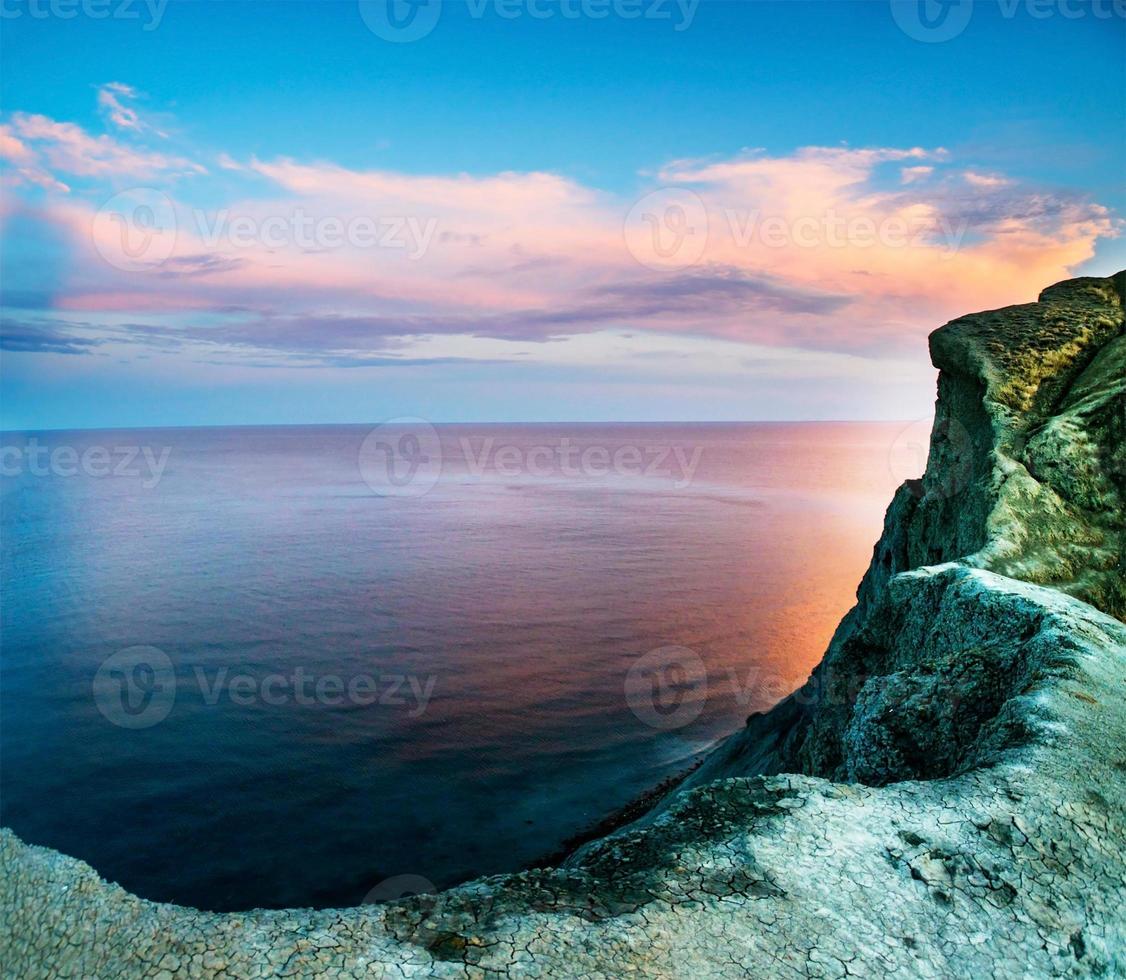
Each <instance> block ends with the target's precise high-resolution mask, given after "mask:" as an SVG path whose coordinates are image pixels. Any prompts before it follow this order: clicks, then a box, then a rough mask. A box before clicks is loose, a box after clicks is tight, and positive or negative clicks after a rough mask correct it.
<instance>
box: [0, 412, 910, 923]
mask: <svg viewBox="0 0 1126 980" xmlns="http://www.w3.org/2000/svg"><path fill="white" fill-rule="evenodd" d="M370 431H371V430H370V429H369V428H367V427H351V426H334V427H299V428H297V427H295V428H230V429H180V430H143V431H133V432H126V431H113V432H75V433H63V432H54V433H41V434H38V435H29V434H12V433H8V434H5V435H4V437H3V440H2V441H3V446H4V451H3V460H2V462H3V473H4V475H3V476H2V477H0V486H2V490H3V510H2V528H0V531H2V572H3V604H2V637H0V639H2V644H3V657H2V660H0V765H2V769H0V782H2V793H0V808H2V811H0V819H2V821H3V823H4V824H5V825H8V826H11V827H13V828H14V829H15V830H16V831H17V832H18V833H19V834H20V835H21V836H23V837H24V838H25V839H27V840H28V841H31V842H33V843H38V844H45V845H49V846H51V847H55V848H58V849H60V850H62V851H65V852H66V853H68V854H73V855H76V856H78V857H81V858H83V859H85V860H86V861H88V862H90V863H91V864H92V865H93V866H94V867H95V868H96V869H97V870H98V871H99V872H100V873H101V874H102V875H103V876H105V877H107V878H109V879H111V880H115V881H117V882H120V883H121V884H122V885H124V886H125V887H127V888H129V889H131V890H132V891H134V892H137V893H138V894H140V895H142V896H145V897H147V898H151V899H157V900H162V901H175V902H179V903H184V904H188V905H194V906H198V907H202V908H208V909H245V908H251V907H255V906H265V907H283V906H298V905H314V906H332V905H349V904H356V903H358V902H361V901H363V900H364V899H365V897H366V896H369V895H373V894H374V896H375V897H381V896H382V897H393V895H394V892H395V889H396V888H398V887H399V886H400V885H401V884H402V882H403V881H408V882H415V881H417V880H418V879H425V880H428V881H430V882H433V883H434V884H435V885H436V886H445V885H448V884H451V883H454V882H457V881H460V880H464V879H467V878H470V877H473V876H476V875H480V874H486V873H495V872H502V871H509V870H514V869H517V868H520V867H523V866H526V865H528V864H529V863H531V862H534V861H536V860H537V859H540V858H542V857H543V856H544V855H546V854H549V853H551V852H553V851H555V850H556V848H558V847H559V846H560V844H561V843H562V842H563V841H564V840H566V839H567V838H568V837H570V836H571V835H573V834H575V833H576V832H578V831H581V830H582V829H584V828H586V827H588V826H590V825H592V824H593V823H595V822H596V821H598V820H600V819H602V818H604V817H605V816H607V815H608V814H609V813H611V812H612V811H614V810H615V809H617V808H619V807H621V806H622V805H624V804H625V803H627V802H628V801H630V800H631V799H632V798H634V797H635V796H637V795H638V794H639V793H640V792H642V791H644V790H646V789H648V788H649V787H651V786H653V785H654V784H656V783H657V782H659V781H660V780H661V779H663V778H664V777H666V776H668V775H670V774H673V773H675V772H678V771H679V770H681V769H683V768H684V767H686V766H687V765H689V764H690V763H691V762H692V761H693V760H694V759H695V758H697V757H698V755H699V754H700V753H701V752H703V751H705V750H706V749H707V748H708V747H709V746H710V745H712V744H714V742H715V741H716V740H717V739H719V738H720V737H722V736H723V735H725V734H727V733H729V732H731V731H732V730H734V729H736V728H737V727H739V726H740V725H741V724H742V722H743V719H744V718H745V716H746V715H747V714H748V713H749V712H750V711H753V710H759V709H762V708H765V707H767V706H768V705H769V704H771V703H773V702H774V701H776V700H777V699H778V698H780V697H781V696H783V695H784V694H785V693H786V692H787V691H789V690H790V689H792V688H793V687H794V686H796V685H797V684H799V683H800V682H801V681H802V680H804V678H805V677H806V676H807V674H808V672H809V670H810V668H811V667H812V666H813V665H814V664H815V663H816V661H817V660H818V659H819V658H820V656H821V653H822V652H823V649H824V647H825V645H826V643H827V641H828V639H829V637H830V635H831V633H832V630H833V628H834V626H835V625H836V623H837V621H838V619H839V618H840V616H841V615H842V614H843V613H844V612H845V611H846V610H847V608H848V607H849V606H850V605H851V602H852V599H853V595H854V591H855V587H856V583H857V581H858V580H859V577H860V575H861V573H862V571H863V569H864V567H865V565H866V564H867V562H868V559H869V556H870V554H871V547H872V544H873V542H874V541H875V539H876V537H877V536H878V533H879V529H880V524H881V520H882V515H883V510H884V508H885V506H886V504H887V501H888V499H889V497H890V494H891V491H892V489H893V488H894V486H895V485H896V484H897V483H898V482H899V481H900V480H901V479H902V478H903V477H904V476H908V475H911V474H910V473H906V472H903V471H902V469H903V461H902V450H903V436H902V433H903V431H904V427H903V426H902V425H869V424H832V425H821V424H817V425H707V426H687V425H675V426H674V425H664V426H650V425H629V426H566V427H562V426H446V427H442V428H441V429H440V430H439V433H438V435H437V436H435V435H434V434H433V432H432V431H431V430H418V431H416V430H414V429H413V428H412V427H411V426H410V425H406V424H405V425H404V426H402V427H398V428H395V427H393V428H391V429H385V430H382V431H381V432H378V433H377V434H376V435H375V436H373V437H368V434H369V432H370ZM897 437H898V441H897ZM435 439H436V440H438V442H437V443H436V442H435V441H434V440H435ZM134 451H135V452H134ZM897 453H899V454H900V456H898V457H897V455H896V454H897ZM388 466H389V467H390V468H389V469H388ZM919 469H921V465H920V466H919ZM408 875H409V876H417V877H415V878H411V879H404V878H402V877H401V876H408ZM411 887H412V888H413V886H411Z"/></svg>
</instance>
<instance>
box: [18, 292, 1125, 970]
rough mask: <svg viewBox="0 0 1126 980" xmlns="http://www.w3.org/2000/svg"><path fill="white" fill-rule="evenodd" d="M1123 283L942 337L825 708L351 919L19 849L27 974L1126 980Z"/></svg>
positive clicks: (800, 703) (845, 628)
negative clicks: (648, 795) (579, 837)
mask: <svg viewBox="0 0 1126 980" xmlns="http://www.w3.org/2000/svg"><path fill="white" fill-rule="evenodd" d="M1124 286H1126V275H1124V274H1119V275H1118V276H1116V277H1114V278H1113V279H1077V280H1072V281H1069V282H1066V283H1060V284H1058V285H1056V286H1053V287H1051V288H1050V289H1048V290H1045V292H1044V293H1043V294H1042V295H1041V297H1040V300H1039V302H1037V303H1031V304H1027V305H1023V306H1016V307H1010V308H1008V309H1005V310H999V311H994V312H989V313H982V314H976V315H974V316H969V317H964V318H962V319H960V320H957V321H954V322H953V323H951V324H948V325H947V326H946V327H944V328H943V329H942V330H940V331H938V332H937V333H935V334H934V336H933V337H932V340H931V351H932V356H933V358H934V361H935V363H936V365H937V366H938V367H939V368H940V369H941V377H940V382H939V401H938V405H937V413H936V423H935V430H934V434H933V436H932V446H931V454H930V459H929V462H928V467H927V472H926V475H925V476H924V477H923V479H922V480H920V481H912V482H910V483H908V484H905V485H904V487H902V488H901V489H900V491H899V492H898V493H897V495H896V497H895V499H894V501H893V502H892V505H891V507H890V509H889V511H888V516H887V522H886V527H885V531H884V535H883V537H882V538H881V540H880V543H879V544H878V545H877V547H876V551H875V554H874V557H873V561H872V566H871V568H870V569H869V572H868V574H867V576H866V577H865V579H864V581H863V583H862V584H861V587H860V589H859V592H858V602H857V605H856V607H855V608H854V609H853V611H852V612H851V613H849V615H848V616H847V617H846V618H845V620H844V621H843V622H842V623H841V625H840V627H839V629H838V631H837V634H836V636H835V637H834V639H833V642H832V644H831V646H830V648H829V651H828V653H827V654H826V656H825V659H824V660H823V662H822V664H821V665H820V666H819V667H818V668H817V670H816V671H815V672H814V674H813V676H812V677H811V678H810V681H809V682H808V684H807V685H806V686H805V687H804V688H802V689H801V690H800V691H798V692H795V694H794V695H792V696H791V697H790V698H788V699H786V700H785V701H783V702H782V703H781V704H779V705H778V706H777V707H775V708H774V709H772V710H771V711H770V712H767V713H765V714H760V715H755V716H753V717H752V718H751V719H749V721H748V724H747V727H746V729H744V730H743V731H741V732H739V733H736V734H735V735H733V736H732V737H731V738H730V739H728V740H727V741H726V742H725V743H724V744H723V745H721V746H720V747H719V748H718V749H717V750H716V751H715V752H714V753H713V755H712V756H711V757H710V758H709V759H708V760H707V761H706V763H705V764H704V766H702V767H701V768H700V769H699V770H697V772H696V773H694V774H693V776H692V777H691V778H690V779H689V780H688V781H686V782H685V783H684V784H682V786H680V787H679V788H678V789H677V790H675V791H674V792H673V793H672V794H670V796H668V797H667V798H666V799H664V800H663V801H661V803H660V804H659V805H658V806H657V807H656V808H655V810H654V811H653V812H652V813H650V814H649V815H648V816H646V817H644V818H643V819H641V820H640V821H638V822H637V823H635V824H633V825H631V826H628V827H626V828H623V829H622V830H620V831H618V832H616V833H614V834H612V835H611V836H609V837H606V838H603V839H601V840H598V841H595V842H593V843H591V844H588V845H586V846H585V847H583V848H582V849H581V850H580V851H579V852H577V853H576V854H575V855H573V856H572V857H571V858H570V859H569V860H568V861H567V862H566V863H565V864H564V866H563V867H560V868H557V869H541V870H535V871H528V872H525V873H522V874H518V875H506V876H500V877H495V878H488V879H483V880H480V881H476V882H472V883H470V884H468V885H464V886H461V887H458V888H454V889H451V890H449V891H446V892H443V893H441V894H437V895H421V896H415V897H413V898H409V899H406V900H402V901H398V902H393V903H389V904H385V905H373V906H363V907H360V908H352V909H339V910H327V911H313V910H304V909H299V910H287V911H254V912H246V913H241V914H216V913H206V912H199V911H196V910H193V909H187V908H180V907H176V906H170V905H157V904H154V903H151V902H148V901H144V900H142V899H139V898H137V897H135V896H133V895H130V894H128V893H127V892H125V891H123V890H122V889H121V888H118V887H117V886H115V885H112V884H107V883H106V882H103V881H102V880H100V879H99V878H98V876H97V875H96V873H95V872H94V871H93V870H92V869H91V868H89V867H88V866H87V865H85V864H83V863H82V862H80V861H77V860H75V859H73V858H68V857H66V856H64V855H61V854H57V853H55V852H52V851H49V850H46V849H43V848H39V847H30V846H27V845H25V844H24V843H22V842H21V841H19V840H18V839H17V838H16V837H15V836H14V835H13V834H11V833H10V832H7V831H4V832H3V834H2V835H0V861H2V867H3V878H2V880H0V930H2V932H0V970H2V971H3V974H4V975H5V976H12V977H56V976H68V977H73V976H81V977H107V978H108V977H159V978H170V977H266V976H294V977H297V976H301V977H305V976H345V977H347V976H355V977H360V976H374V977H384V976H385V977H494V976H501V977H592V978H594V977H605V978H619V977H628V976H638V977H685V978H704V977H712V976H715V977H742V976H753V977H847V976H858V977H871V976H897V975H898V976H903V977H932V976H933V977H950V976H956V977H974V978H977V977H1047V976H1126V859H1124V857H1123V854H1122V851H1123V845H1124V844H1126V826H1124V819H1123V818H1124V812H1126V811H1124V807H1123V803H1124V798H1126V793H1124V790H1123V784H1124V781H1126V701H1124V694H1126V626H1123V619H1124V617H1126V557H1124V556H1126V535H1124V527H1126V508H1124V506H1123V501H1124V500H1126V335H1124V331H1123V288H1124Z"/></svg>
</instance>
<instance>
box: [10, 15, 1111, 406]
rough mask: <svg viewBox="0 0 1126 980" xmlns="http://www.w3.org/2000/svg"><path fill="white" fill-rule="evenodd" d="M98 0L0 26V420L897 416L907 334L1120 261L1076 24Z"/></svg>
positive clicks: (923, 393) (1095, 43)
mask: <svg viewBox="0 0 1126 980" xmlns="http://www.w3.org/2000/svg"><path fill="white" fill-rule="evenodd" d="M94 2H95V3H96V0H94ZM120 2H121V0H113V4H112V5H111V9H116V10H117V11H118V13H119V14H120V16H117V17H109V18H105V19H96V18H95V17H94V16H91V15H90V14H91V12H93V13H98V12H99V11H100V10H101V9H102V8H98V7H89V6H88V5H84V4H80V5H79V8H78V9H77V11H76V16H74V17H73V18H71V19H63V18H62V17H61V16H59V12H60V11H59V8H58V7H57V5H56V6H54V7H53V6H52V5H51V2H50V0H38V3H37V4H31V5H29V3H28V2H26V0H4V11H3V12H4V14H5V19H4V20H2V21H0V50H2V54H3V68H2V79H0V80H2V115H0V123H2V124H3V125H4V126H5V129H4V130H3V132H4V134H5V140H6V142H5V144H4V145H5V146H6V147H7V153H6V154H5V162H4V164H3V166H4V181H5V204H4V209H3V222H4V223H3V238H4V240H3V256H4V272H5V275H4V283H3V295H2V297H0V299H2V301H3V305H4V323H5V326H4V331H3V333H4V335H5V337H6V338H7V339H6V341H5V344H4V347H5V350H4V359H3V381H4V399H3V423H4V425H5V427H8V428H13V427H21V428H29V427H71V426H110V425H138V424H237V423H267V422H279V423H285V422H300V421H308V422H329V421H373V420H378V419H380V418H387V417H395V416H404V415H421V416H423V417H427V418H431V419H434V420H446V419H448V420H470V419H472V420H487V419H496V420H519V419H528V420H539V419H712V418H714V419H728V418H748V419H754V418H916V417H920V416H922V415H924V414H925V413H926V412H927V411H928V409H929V405H930V402H931V401H932V398H933V390H932V388H931V385H932V383H933V378H932V375H931V372H930V368H929V365H928V364H927V360H926V353H925V337H926V334H927V333H928V332H929V331H930V330H931V329H933V328H935V327H937V326H939V325H941V323H942V322H944V320H945V319H948V318H949V317H951V316H954V315H957V314H959V313H962V312H969V311H971V310H973V309H976V308H983V307H988V306H996V305H1002V304H1005V303H1010V302H1023V301H1028V300H1030V299H1033V298H1034V297H1035V293H1036V291H1037V290H1038V289H1039V288H1040V287H1042V286H1044V285H1047V284H1048V283H1049V282H1051V281H1053V280H1054V279H1058V278H1063V277H1065V276H1067V275H1070V274H1073V273H1092V274H1107V273H1110V272H1113V271H1116V270H1117V269H1119V268H1122V267H1123V266H1126V249H1124V248H1123V243H1122V239H1121V238H1120V237H1118V234H1119V230H1120V228H1119V226H1120V216H1121V215H1122V214H1123V211H1124V208H1126V200H1124V192H1123V182H1122V180H1121V176H1122V173H1123V172H1124V164H1126V78H1124V69H1123V66H1124V65H1126V58H1124V57H1123V56H1124V55H1126V19H1124V18H1123V17H1122V16H1121V11H1120V10H1118V9H1117V8H1115V7H1114V6H1113V5H1112V4H1111V3H1110V2H1109V0H1108V2H1106V3H1099V2H1096V3H1095V4H1093V5H1092V4H1083V5H1080V4H1077V3H1074V2H1072V3H1068V2H1067V0H1061V2H1060V3H1058V4H1047V5H1045V4H1043V3H1041V4H1040V6H1039V7H1033V6H1030V5H1028V4H1024V3H1020V4H1018V3H1012V2H1006V3H1003V4H998V3H994V2H986V0H978V2H977V3H976V4H974V5H973V6H972V8H971V9H970V14H971V15H972V16H970V17H969V18H968V22H967V23H965V24H964V27H963V28H962V29H961V30H960V31H959V32H958V33H957V35H956V36H954V37H952V38H951V39H949V40H946V41H938V42H935V43H926V42H925V41H921V40H919V39H917V38H916V37H912V36H910V34H909V32H908V31H905V30H904V29H903V28H902V27H901V26H900V25H901V23H907V24H908V25H910V24H911V20H910V17H911V14H912V11H911V10H909V9H907V10H906V13H904V10H905V9H906V8H901V10H900V12H899V13H900V15H901V16H898V17H897V16H894V13H895V11H893V9H892V7H891V5H890V4H889V3H886V2H880V0H863V2H858V3H849V2H834V3H824V4H822V3H807V2H803V0H791V2H777V3H771V2H755V0H748V2H733V0H731V2H728V0H702V2H701V3H699V4H698V5H693V4H691V3H688V2H687V0H685V3H677V2H667V3H660V4H657V5H656V6H654V0H640V2H639V3H637V4H636V6H627V7H620V6H616V5H615V4H613V3H606V4H604V5H603V6H599V5H597V3H596V4H595V6H584V5H583V4H582V3H581V2H580V0H574V2H573V3H571V4H569V6H568V7H567V8H566V10H565V8H564V7H560V6H558V5H554V6H553V5H551V4H548V3H546V2H544V0H541V2H540V3H538V4H537V3H535V2H534V0H531V2H530V3H523V2H518V0H510V2H508V3H501V4H499V5H498V4H497V3H485V2H481V3H476V2H473V3H465V2H461V0H446V2H445V4H444V5H443V6H442V8H441V10H440V17H439V18H438V20H437V23H436V25H435V26H434V28H433V30H432V31H431V32H430V33H428V34H427V35H426V36H425V37H422V38H421V39H419V40H416V41H413V42H410V43H391V42H389V41H387V40H385V39H384V38H382V37H379V36H377V34H376V33H375V32H373V31H372V30H371V29H369V27H368V26H367V23H365V19H364V16H363V14H364V13H367V14H368V20H369V21H370V20H371V14H372V6H371V5H369V6H368V8H367V9H366V10H363V9H361V8H362V4H359V3H356V2H351V3H331V2H329V3H324V2H322V3H316V4H305V3H299V2H292V0H291V2H278V3H215V2H195V3H177V2H173V3H171V4H169V5H168V6H167V8H164V7H161V6H160V5H159V4H156V5H146V4H143V3H135V4H132V5H131V6H129V7H125V8H121V7H118V6H117V5H118V4H119V3H120ZM588 2H589V0H588ZM896 2H898V0H896ZM927 2H930V0H927ZM372 3H374V5H375V7H376V16H377V17H378V13H379V11H378V7H379V0H372ZM915 6H916V5H915V4H914V3H913V2H911V3H908V4H907V7H908V8H914V7H915ZM636 9H640V10H641V11H642V12H643V13H646V14H647V15H646V16H641V17H639V18H636V19H633V18H628V19H627V17H625V16H622V12H623V11H626V12H632V11H633V10H636ZM602 10H605V11H606V16H605V17H602V18H597V17H595V16H591V14H592V13H595V14H597V13H599V12H600V11H602ZM574 11H578V15H577V16H570V15H565V13H573V12H574ZM932 12H933V11H932ZM505 13H507V14H509V16H507V17H506V16H502V15H503V14H505ZM940 13H941V12H940ZM537 14H538V15H539V16H537ZM947 16H948V17H949V16H954V17H955V18H956V17H959V16H962V13H961V11H960V10H955V12H954V13H953V14H951V13H949V12H948V13H947ZM908 30H910V28H909V29H908ZM138 193H141V195H142V196H141V197H138ZM144 195H148V196H147V197H146V196H144ZM154 195H156V196H154ZM653 195H656V196H653ZM138 201H140V205H138ZM107 202H110V203H109V204H108V208H109V211H108V212H107V210H106V208H107ZM123 202H124V203H123ZM154 202H156V203H154ZM138 207H141V209H142V210H137V208H138ZM146 207H147V208H150V209H151V208H152V207H155V208H156V213H157V214H158V219H159V215H160V214H161V213H162V211H161V209H162V208H164V209H166V212H167V221H168V223H170V226H174V228H173V232H174V234H173V237H172V238H169V239H168V240H167V248H164V247H163V245H164V244H165V238H161V237H158V239H157V246H158V247H157V248H156V252H155V253H154V254H155V258H152V257H151V256H143V257H142V259H141V261H139V262H138V261H133V258H134V257H131V256H125V258H124V259H122V257H121V256H117V257H116V258H115V257H114V256H113V255H110V256H109V257H107V255H106V252H105V249H106V247H112V243H111V244H110V245H107V244H106V243H107V242H109V241H111V239H112V237H113V235H114V234H116V228H117V225H116V224H114V221H120V220H129V221H132V220H134V218H135V217H136V216H137V215H142V216H143V215H149V214H150V213H151V211H145V210H144V208H146ZM115 209H116V210H115ZM654 209H655V210H654ZM685 214H687V216H688V219H687V224H684V225H683V227H684V228H686V229H689V231H690V232H691V234H689V235H687V237H686V238H685V239H684V240H685V241H686V242H687V245H686V246H685V247H686V248H687V252H681V253H679V254H677V255H673V256H671V257H670V256H667V255H665V254H664V253H663V252H662V253H661V254H651V253H650V252H649V251H647V249H648V245H647V239H646V237H645V236H646V234H647V228H648V226H647V225H646V222H647V221H650V220H651V217H652V216H653V215H655V216H656V218H655V220H656V222H657V224H655V225H653V226H652V227H653V229H656V228H657V227H658V225H659V226H660V231H661V234H665V233H667V234H668V235H669V236H671V237H669V239H668V240H669V242H672V243H673V244H677V243H678V242H680V239H679V238H677V237H676V236H677V235H678V234H679V233H678V229H679V228H681V227H682V225H681V224H680V223H679V222H681V218H682V216H683V215H685ZM115 215H116V216H117V217H116V218H115ZM646 215H650V218H647V217H646ZM239 218H245V219H246V220H247V222H249V224H248V230H247V234H246V235H244V236H243V239H245V240H242V239H239V237H238V235H236V234H234V233H232V231H231V229H230V227H228V226H229V225H230V222H232V221H235V220H237V219H239ZM111 219H112V220H111ZM361 219H363V220H367V221H369V222H370V221H372V220H374V222H375V224H376V225H377V226H378V234H377V235H376V238H377V239H380V240H381V242H382V243H381V244H380V243H373V242H372V241H366V240H365V241H364V242H362V243H361V242H357V241H354V240H352V237H351V236H352V233H353V230H354V225H355V223H356V222H357V221H359V220H361ZM769 219H777V222H778V224H779V227H778V228H777V229H774V230H775V231H777V232H778V234H777V235H774V239H776V240H772V239H771V238H770V235H769V234H768V232H767V230H766V227H765V226H761V224H760V223H761V222H763V221H766V220H769ZM138 220H140V219H138ZM145 220H147V219H145ZM301 220H308V221H309V222H312V223H315V222H321V223H322V224H323V223H324V222H325V221H328V220H331V221H335V222H339V223H343V224H345V225H347V226H348V229H349V230H348V232H347V236H346V237H348V239H349V240H348V241H345V242H337V241H335V240H328V241H322V240H321V237H322V236H321V232H323V231H325V230H326V228H327V230H328V231H330V232H331V230H332V227H331V226H326V228H321V227H320V226H319V225H318V229H319V230H317V231H316V232H314V233H313V237H314V238H316V241H315V242H313V243H311V244H310V242H307V241H304V240H303V238H302V237H301V235H300V234H299V232H298V231H297V230H295V228H296V225H297V224H299V222H300V221H301ZM270 221H274V222H275V225H276V228H275V231H276V232H277V234H276V235H275V237H273V238H271V239H270V240H269V241H263V236H264V232H263V227H264V223H269V222H270ZM662 222H663V223H662ZM694 222H695V223H694ZM903 222H906V225H905V227H906V228H907V232H906V233H904V234H900V232H901V231H903V229H901V228H900V224H901V223H903ZM701 223H702V225H701ZM893 225H894V227H892V226H893ZM701 226H703V227H704V228H705V232H704V234H703V238H702V239H701V238H700V237H699V235H697V237H696V238H695V239H694V238H693V234H695V233H696V232H698V231H699V228H700V227H701ZM873 227H875V229H876V231H875V234H874V237H873V232H872V228H873ZM889 228H891V232H894V234H893V233H891V232H888V229H889ZM216 229H218V230H219V233H218V234H216V233H215V231H216ZM161 230H162V232H163V231H167V230H168V229H166V228H162V229H161ZM141 231H144V229H143V228H142V229H141ZM885 232H888V233H887V234H885ZM107 236H108V237H107ZM278 236H280V237H278ZM173 238H174V240H173ZM329 238H330V239H331V238H332V236H331V235H330V236H329ZM838 238H839V239H840V240H838ZM91 240H93V241H94V245H95V246H96V247H95V248H91ZM144 241H145V242H146V243H149V238H148V237H146V238H145V239H144ZM654 241H655V239H654ZM695 244H698V245H699V248H698V249H697V248H695V247H694V245H695ZM678 247H679V246H678ZM639 250H640V253H641V254H639ZM150 259H151V260H150Z"/></svg>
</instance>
